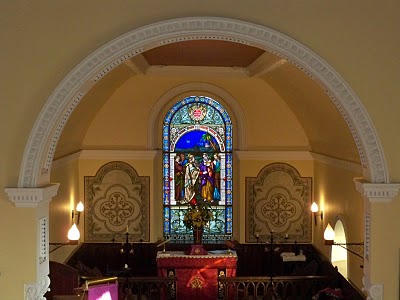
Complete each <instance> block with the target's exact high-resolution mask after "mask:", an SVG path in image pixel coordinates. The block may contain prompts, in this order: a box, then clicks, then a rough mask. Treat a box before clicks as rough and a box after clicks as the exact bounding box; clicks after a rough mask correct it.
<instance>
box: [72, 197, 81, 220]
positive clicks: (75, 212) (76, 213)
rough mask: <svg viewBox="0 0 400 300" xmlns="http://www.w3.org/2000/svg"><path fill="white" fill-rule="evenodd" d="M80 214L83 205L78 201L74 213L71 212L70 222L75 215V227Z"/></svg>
mask: <svg viewBox="0 0 400 300" xmlns="http://www.w3.org/2000/svg"><path fill="white" fill-rule="evenodd" d="M81 212H83V203H82V201H79V203H78V205H77V206H76V211H75V210H72V220H74V218H75V215H76V216H77V220H76V225H79V218H80V216H81Z"/></svg>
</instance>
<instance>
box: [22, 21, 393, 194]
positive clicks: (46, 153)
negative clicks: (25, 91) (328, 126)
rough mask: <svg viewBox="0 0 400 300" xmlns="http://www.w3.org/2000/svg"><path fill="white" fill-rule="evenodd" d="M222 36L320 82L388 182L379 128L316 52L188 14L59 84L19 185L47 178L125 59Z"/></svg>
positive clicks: (107, 52)
mask: <svg viewBox="0 0 400 300" xmlns="http://www.w3.org/2000/svg"><path fill="white" fill-rule="evenodd" d="M208 39H213V40H223V41H230V42H236V43H242V44H246V45H250V46H253V47H258V48H261V49H264V50H266V51H269V52H272V53H274V54H276V55H278V56H280V57H282V58H284V59H286V60H287V61H288V62H290V63H292V64H293V65H295V66H297V67H298V68H299V69H301V70H302V71H303V72H304V73H305V74H306V75H308V76H310V77H311V78H313V79H315V80H316V81H317V82H319V83H321V84H322V86H323V87H324V89H325V91H326V93H327V94H328V95H329V97H330V99H331V100H332V102H333V103H334V104H335V105H336V107H337V108H338V110H339V111H340V112H341V113H342V115H343V118H344V119H345V121H346V122H347V124H348V126H349V129H350V131H351V132H352V134H353V137H354V140H355V143H356V145H357V148H358V151H359V154H360V159H361V163H362V165H363V167H364V171H365V174H364V177H365V178H367V179H368V180H370V181H371V182H388V173H387V166H386V161H385V158H384V155H383V151H382V147H381V145H380V141H379V139H378V136H377V133H376V131H375V129H374V127H373V125H372V122H371V120H370V119H369V116H368V114H367V112H366V110H365V109H364V107H363V105H362V104H361V102H360V100H359V99H358V97H357V96H356V95H355V93H354V92H353V91H352V89H351V88H350V87H349V86H348V85H347V83H346V82H345V81H344V80H343V79H342V78H341V77H340V76H339V74H337V73H336V71H335V70H334V69H333V68H332V67H331V66H330V65H329V64H328V63H327V62H325V61H324V60H323V59H322V58H320V57H319V56H318V55H317V54H316V53H314V52H313V51H311V50H310V49H308V48H307V47H306V46H304V45H302V44H300V43H299V42H297V41H295V40H293V39H292V38H290V37H288V36H286V35H284V34H282V33H280V32H277V31H275V30H272V29H270V28H267V27H264V26H260V25H255V24H251V23H247V22H244V21H239V20H232V19H226V18H218V17H190V18H181V19H173V20H168V21H163V22H160V23H155V24H151V25H148V26H145V27H141V28H138V29H135V30H133V31H131V32H129V33H127V34H124V35H122V36H120V37H119V38H116V39H114V40H112V41H111V42H109V43H108V44H106V45H104V46H103V47H101V48H100V49H98V50H96V51H95V52H94V53H93V54H91V55H90V56H88V57H87V58H86V59H85V60H84V61H82V62H81V63H80V64H79V65H78V66H77V67H76V68H75V69H73V70H72V71H71V72H70V73H69V74H68V75H67V77H66V78H65V79H64V80H63V81H62V82H61V83H60V84H59V85H58V87H57V88H56V89H55V91H54V92H53V94H52V95H51V96H50V98H49V99H48V100H47V102H46V105H45V106H44V107H43V109H42V111H41V113H40V115H39V117H38V119H37V121H36V123H35V126H34V128H33V129H32V131H31V134H30V137H29V140H28V143H27V145H26V148H25V152H24V157H23V161H22V164H21V170H20V176H19V183H18V185H19V187H34V186H37V185H38V184H40V183H43V182H46V181H47V180H49V172H50V168H51V163H52V160H53V155H54V151H55V148H56V145H57V143H58V140H59V137H60V134H61V133H62V131H63V129H64V126H65V124H66V122H67V120H68V119H69V117H70V115H71V114H72V112H73V111H74V109H75V107H76V105H77V104H78V103H79V102H80V100H81V99H82V97H83V96H84V95H85V93H86V92H87V91H88V90H89V89H90V88H91V87H92V86H93V85H95V84H96V83H97V82H98V81H99V80H101V79H102V78H103V77H104V76H105V75H106V74H107V73H109V72H110V71H112V70H113V69H114V68H115V67H116V66H118V65H120V64H121V63H124V62H125V61H126V60H128V59H131V58H132V57H135V56H136V55H138V54H141V53H143V52H144V51H146V50H149V49H152V48H154V47H158V46H162V45H166V44H169V43H174V42H182V41H187V40H208Z"/></svg>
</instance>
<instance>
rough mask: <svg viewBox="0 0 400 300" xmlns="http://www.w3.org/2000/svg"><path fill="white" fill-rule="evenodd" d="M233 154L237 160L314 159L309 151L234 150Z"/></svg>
mask: <svg viewBox="0 0 400 300" xmlns="http://www.w3.org/2000/svg"><path fill="white" fill-rule="evenodd" d="M234 155H235V156H236V157H237V158H238V159H239V160H241V159H243V160H272V161H277V160H314V157H313V156H312V155H311V153H310V152H309V151H235V152H234Z"/></svg>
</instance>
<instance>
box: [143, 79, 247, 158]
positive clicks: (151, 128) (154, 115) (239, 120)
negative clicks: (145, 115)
mask: <svg viewBox="0 0 400 300" xmlns="http://www.w3.org/2000/svg"><path fill="white" fill-rule="evenodd" d="M191 91H200V92H206V93H211V94H212V95H214V96H215V97H216V98H217V99H218V101H222V102H223V103H224V106H225V107H229V108H231V111H230V112H229V115H230V116H231V118H232V123H233V124H234V125H235V128H236V130H235V131H237V133H236V134H235V141H237V142H236V143H235V144H236V145H237V147H238V148H239V149H240V150H246V149H247V141H246V135H245V134H244V133H245V132H246V128H245V127H246V124H245V122H244V120H245V117H244V112H243V109H242V107H241V106H240V104H239V103H238V102H237V100H236V99H235V98H234V97H233V96H232V95H231V94H229V93H228V92H227V91H225V90H224V89H222V88H220V87H218V86H216V85H213V84H211V83H208V82H190V83H184V84H180V85H178V86H175V87H173V88H172V89H170V90H168V91H167V92H165V93H164V94H163V95H162V96H161V97H160V98H159V99H158V101H157V102H156V103H155V104H154V105H153V107H152V108H151V111H150V114H149V122H148V123H147V128H148V130H147V136H148V145H147V147H148V149H155V148H156V147H157V143H158V141H159V140H160V137H159V136H157V135H154V132H156V130H155V127H156V126H157V124H159V122H160V120H159V119H158V118H159V117H160V116H161V114H160V111H161V110H162V109H163V107H164V106H165V105H167V103H168V102H169V101H170V100H171V99H174V98H175V97H177V96H179V95H182V94H183V93H186V92H191ZM225 103H226V104H225Z"/></svg>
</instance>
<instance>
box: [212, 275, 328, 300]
mask: <svg viewBox="0 0 400 300" xmlns="http://www.w3.org/2000/svg"><path fill="white" fill-rule="evenodd" d="M334 280H335V278H334V276H275V277H267V276H257V277H219V278H218V285H219V287H220V290H222V291H223V293H222V295H220V299H226V300H244V299H246V300H258V299H282V300H300V299H301V300H307V299H311V298H312V296H313V295H315V294H316V293H317V292H318V291H320V290H322V289H324V288H326V287H328V286H333V284H334ZM273 295H275V296H273ZM274 297H275V298H274Z"/></svg>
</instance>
